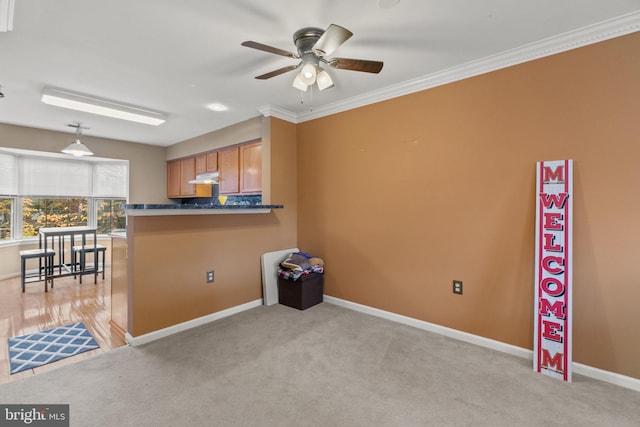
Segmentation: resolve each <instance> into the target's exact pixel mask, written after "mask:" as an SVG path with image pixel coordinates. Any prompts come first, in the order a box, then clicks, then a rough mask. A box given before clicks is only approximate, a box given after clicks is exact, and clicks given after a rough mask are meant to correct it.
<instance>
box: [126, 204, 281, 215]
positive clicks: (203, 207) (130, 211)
mask: <svg viewBox="0 0 640 427" xmlns="http://www.w3.org/2000/svg"><path fill="white" fill-rule="evenodd" d="M281 208H284V206H283V205H245V204H237V205H233V204H229V205H214V204H200V205H199V204H129V205H123V209H124V211H125V213H126V214H127V215H129V216H159V215H219V214H260V213H269V212H271V209H281Z"/></svg>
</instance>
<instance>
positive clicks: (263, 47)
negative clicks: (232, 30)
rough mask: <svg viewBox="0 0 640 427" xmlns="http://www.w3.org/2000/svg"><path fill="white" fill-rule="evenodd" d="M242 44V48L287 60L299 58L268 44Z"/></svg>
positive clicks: (251, 42)
mask: <svg viewBox="0 0 640 427" xmlns="http://www.w3.org/2000/svg"><path fill="white" fill-rule="evenodd" d="M240 44H241V45H242V46H246V47H250V48H253V49H258V50H261V51H263V52H269V53H275V54H276V55H282V56H286V57H287V58H298V55H296V54H295V53H292V52H289V51H286V50H283V49H279V48H277V47H273V46H267V45H266V44H262V43H258V42H254V41H246V42H242V43H240Z"/></svg>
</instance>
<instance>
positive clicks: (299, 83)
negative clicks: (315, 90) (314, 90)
mask: <svg viewBox="0 0 640 427" xmlns="http://www.w3.org/2000/svg"><path fill="white" fill-rule="evenodd" d="M293 87H295V88H296V89H299V90H301V91H303V92H306V91H307V88H308V87H309V85H307V84H305V83H304V82H303V81H302V79H301V78H300V73H298V74H296V78H295V79H293Z"/></svg>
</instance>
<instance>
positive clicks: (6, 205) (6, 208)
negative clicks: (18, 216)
mask: <svg viewBox="0 0 640 427" xmlns="http://www.w3.org/2000/svg"><path fill="white" fill-rule="evenodd" d="M12 208H13V200H12V199H9V198H6V197H5V198H0V240H11V213H12V212H13V211H12Z"/></svg>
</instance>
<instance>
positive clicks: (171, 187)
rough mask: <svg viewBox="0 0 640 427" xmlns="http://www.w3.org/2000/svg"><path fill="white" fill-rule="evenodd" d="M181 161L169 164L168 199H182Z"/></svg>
mask: <svg viewBox="0 0 640 427" xmlns="http://www.w3.org/2000/svg"><path fill="white" fill-rule="evenodd" d="M181 179H182V177H181V175H180V160H174V161H172V162H167V197H168V198H172V197H180V180H181Z"/></svg>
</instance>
